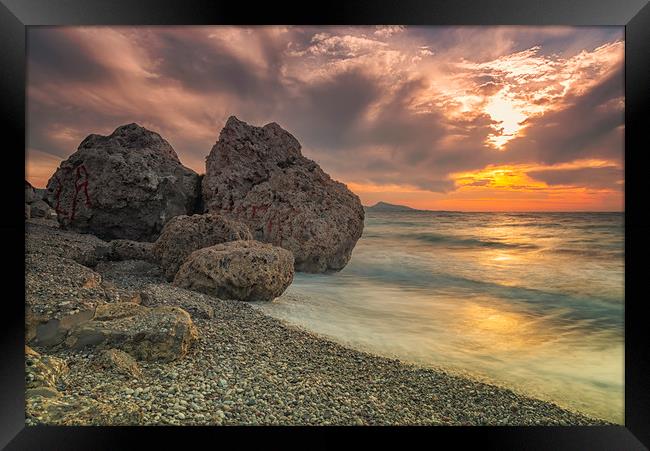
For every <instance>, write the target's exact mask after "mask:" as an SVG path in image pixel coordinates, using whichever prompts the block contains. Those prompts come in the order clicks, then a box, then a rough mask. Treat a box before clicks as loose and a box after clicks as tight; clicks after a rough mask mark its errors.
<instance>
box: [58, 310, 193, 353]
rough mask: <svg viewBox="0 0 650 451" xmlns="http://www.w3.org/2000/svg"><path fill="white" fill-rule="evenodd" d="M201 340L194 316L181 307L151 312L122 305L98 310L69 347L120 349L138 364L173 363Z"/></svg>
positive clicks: (77, 328)
mask: <svg viewBox="0 0 650 451" xmlns="http://www.w3.org/2000/svg"><path fill="white" fill-rule="evenodd" d="M196 339H197V331H196V327H195V326H194V324H193V323H192V319H191V317H190V315H189V314H188V313H187V312H186V311H184V310H182V309H180V308H178V307H156V308H147V307H143V306H141V305H138V304H135V303H129V302H120V303H112V304H104V305H100V306H98V307H97V309H96V310H95V316H94V317H93V319H92V320H91V321H88V322H85V323H82V324H78V325H76V326H75V327H73V328H72V329H71V330H70V333H69V334H68V338H67V339H66V341H65V344H66V346H67V347H69V348H72V349H82V348H85V347H91V348H94V349H111V348H115V349H119V350H122V351H124V352H127V353H129V354H131V356H133V357H135V358H136V359H138V360H159V361H166V362H168V361H172V360H176V359H178V358H181V357H183V356H184V355H185V354H187V351H188V350H189V348H190V346H191V344H192V343H193V342H194V341H195V340H196Z"/></svg>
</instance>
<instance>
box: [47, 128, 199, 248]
mask: <svg viewBox="0 0 650 451" xmlns="http://www.w3.org/2000/svg"><path fill="white" fill-rule="evenodd" d="M199 188H200V186H199V176H198V175H197V174H196V173H195V172H194V171H192V170H191V169H188V168H186V167H185V166H183V165H182V164H181V163H180V161H179V159H178V156H177V155H176V152H175V151H174V149H173V148H172V146H171V145H170V144H169V143H168V142H167V141H165V140H164V139H163V138H162V137H161V136H160V135H159V134H158V133H155V132H152V131H149V130H147V129H145V128H143V127H140V126H139V125H137V124H128V125H123V126H121V127H119V128H117V129H116V130H115V131H114V132H113V133H112V134H111V135H109V136H101V135H94V134H93V135H89V136H88V137H86V139H84V140H83V141H82V142H81V144H80V145H79V148H78V149H77V151H76V152H75V153H74V154H72V155H71V156H70V158H68V159H67V160H65V161H64V162H62V163H61V165H60V166H59V168H58V169H57V170H56V172H55V173H54V175H53V176H52V178H51V179H50V180H49V181H48V184H47V190H48V191H47V201H48V203H49V204H50V205H52V206H53V207H54V208H55V210H56V212H57V215H58V220H59V223H60V224H61V226H62V227H64V228H69V229H73V230H77V231H83V232H91V233H93V234H95V235H97V236H99V237H101V238H103V239H120V238H121V239H131V240H137V241H154V240H155V239H156V238H157V236H158V234H159V233H160V230H161V229H162V227H163V225H164V224H165V223H166V222H167V221H168V220H169V219H171V218H173V217H174V216H177V215H181V214H187V213H190V212H192V210H193V209H194V208H195V205H196V204H197V197H198V195H199Z"/></svg>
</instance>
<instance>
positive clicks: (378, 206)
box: [364, 202, 419, 211]
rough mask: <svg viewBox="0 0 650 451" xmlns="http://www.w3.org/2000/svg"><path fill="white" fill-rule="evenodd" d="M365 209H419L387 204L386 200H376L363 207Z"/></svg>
mask: <svg viewBox="0 0 650 451" xmlns="http://www.w3.org/2000/svg"><path fill="white" fill-rule="evenodd" d="M364 208H365V209H366V211H419V210H416V209H415V208H411V207H407V206H406V205H395V204H389V203H388V202H377V203H376V204H375V205H373V206H371V207H364Z"/></svg>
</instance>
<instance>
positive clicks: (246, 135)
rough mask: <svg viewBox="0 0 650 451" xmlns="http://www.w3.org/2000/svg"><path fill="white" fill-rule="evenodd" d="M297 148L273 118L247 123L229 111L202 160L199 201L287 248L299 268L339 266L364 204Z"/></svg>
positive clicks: (360, 222)
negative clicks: (263, 122) (203, 169)
mask: <svg viewBox="0 0 650 451" xmlns="http://www.w3.org/2000/svg"><path fill="white" fill-rule="evenodd" d="M300 148H301V146H300V143H299V142H298V141H297V140H296V139H295V138H294V137H293V136H292V135H291V134H290V133H288V132H287V131H285V130H283V129H282V128H281V127H280V126H279V125H278V124H276V123H271V124H267V125H265V126H264V127H254V126H251V125H248V124H246V123H245V122H242V121H240V120H238V119H237V118H236V117H234V116H231V117H230V118H229V119H228V121H227V122H226V125H225V127H224V128H223V130H222V131H221V134H220V135H219V140H218V141H217V143H216V144H215V145H214V147H213V148H212V150H211V152H210V155H209V156H208V158H207V163H206V175H205V177H204V178H203V182H202V192H203V202H204V207H205V209H206V210H207V211H209V212H214V213H220V214H222V215H224V216H226V217H231V218H233V219H237V220H239V221H241V222H244V223H246V224H248V226H249V227H250V229H251V232H252V233H253V237H254V238H255V239H256V240H259V241H263V242H267V243H271V244H273V245H275V246H280V247H283V248H285V249H287V250H290V251H291V252H292V253H293V255H294V258H295V269H296V270H298V271H305V272H326V271H338V270H340V269H342V268H343V267H344V266H345V265H346V264H347V263H348V261H349V260H350V255H351V253H352V249H353V248H354V246H355V244H356V242H357V240H358V239H359V238H360V237H361V233H362V232H363V219H364V211H363V207H362V206H361V202H360V201H359V198H358V197H357V196H356V195H355V194H354V193H353V192H351V191H350V190H349V189H348V188H347V187H346V186H345V185H344V184H342V183H339V182H337V181H335V180H332V179H331V178H330V176H329V175H327V174H326V173H325V172H323V170H322V169H321V168H320V167H319V166H318V164H316V163H315V162H313V161H312V160H309V159H308V158H305V157H303V156H302V154H301V152H300Z"/></svg>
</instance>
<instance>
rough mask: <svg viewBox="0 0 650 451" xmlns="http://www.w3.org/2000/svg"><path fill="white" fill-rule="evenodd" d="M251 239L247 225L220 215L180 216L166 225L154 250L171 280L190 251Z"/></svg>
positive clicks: (168, 278)
mask: <svg viewBox="0 0 650 451" xmlns="http://www.w3.org/2000/svg"><path fill="white" fill-rule="evenodd" d="M252 238H253V237H252V235H251V232H250V230H249V228H248V226H247V225H245V224H242V223H241V222H238V221H234V220H232V219H226V218H224V217H222V216H220V215H216V214H204V215H192V216H186V215H182V216H176V217H175V218H173V219H171V220H170V221H169V222H168V223H167V224H165V227H164V228H163V230H162V232H161V234H160V237H159V238H158V240H156V243H155V244H154V249H153V250H154V254H155V256H156V258H157V259H158V260H159V262H160V266H161V267H162V268H163V271H164V273H165V277H166V278H167V280H170V281H171V280H174V276H175V275H176V273H177V272H178V269H179V268H180V267H181V264H182V263H183V261H185V259H186V258H187V257H188V256H189V255H190V254H191V253H192V252H194V251H196V250H198V249H202V248H204V247H209V246H214V245H215V244H220V243H225V242H228V241H237V240H250V239H252Z"/></svg>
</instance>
